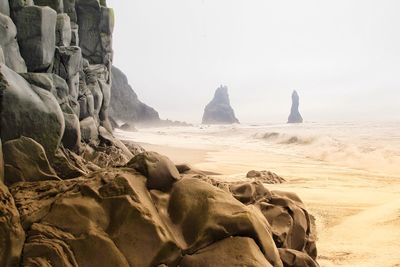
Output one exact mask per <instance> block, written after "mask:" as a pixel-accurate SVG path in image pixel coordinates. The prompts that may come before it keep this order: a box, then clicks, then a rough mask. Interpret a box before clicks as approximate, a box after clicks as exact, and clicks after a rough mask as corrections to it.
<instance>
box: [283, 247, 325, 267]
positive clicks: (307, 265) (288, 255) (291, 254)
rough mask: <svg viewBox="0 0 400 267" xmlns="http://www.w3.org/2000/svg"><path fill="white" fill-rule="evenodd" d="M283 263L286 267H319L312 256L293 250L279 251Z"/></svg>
mask: <svg viewBox="0 0 400 267" xmlns="http://www.w3.org/2000/svg"><path fill="white" fill-rule="evenodd" d="M279 254H280V256H281V259H282V262H283V264H284V265H285V267H319V265H318V263H317V262H315V261H314V260H313V259H312V258H311V257H310V256H308V255H307V254H305V253H302V252H300V251H297V250H293V249H282V248H280V249H279Z"/></svg>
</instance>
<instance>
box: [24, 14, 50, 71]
mask: <svg viewBox="0 0 400 267" xmlns="http://www.w3.org/2000/svg"><path fill="white" fill-rule="evenodd" d="M56 21H57V13H56V12H55V11H54V10H53V9H51V8H49V7H39V6H27V7H24V8H22V9H21V11H19V12H18V21H17V29H18V34H17V38H18V43H19V45H20V49H21V55H22V57H23V58H24V59H25V62H26V65H27V67H28V70H29V71H30V72H46V71H47V69H48V68H49V67H50V65H51V64H52V63H53V59H54V50H55V48H56V46H55V44H56Z"/></svg>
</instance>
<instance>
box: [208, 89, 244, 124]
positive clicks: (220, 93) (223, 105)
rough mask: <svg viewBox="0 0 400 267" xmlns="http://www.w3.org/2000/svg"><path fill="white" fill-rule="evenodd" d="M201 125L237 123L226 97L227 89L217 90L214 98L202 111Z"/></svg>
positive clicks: (227, 96)
mask: <svg viewBox="0 0 400 267" xmlns="http://www.w3.org/2000/svg"><path fill="white" fill-rule="evenodd" d="M202 123H203V124H233V123H239V120H238V119H237V118H236V117H235V112H234V111H233V109H232V107H231V104H230V101H229V95H228V87H227V86H223V85H221V86H220V87H218V88H217V90H216V91H215V94H214V98H213V99H212V100H211V102H210V103H208V105H207V106H206V107H205V109H204V115H203V120H202Z"/></svg>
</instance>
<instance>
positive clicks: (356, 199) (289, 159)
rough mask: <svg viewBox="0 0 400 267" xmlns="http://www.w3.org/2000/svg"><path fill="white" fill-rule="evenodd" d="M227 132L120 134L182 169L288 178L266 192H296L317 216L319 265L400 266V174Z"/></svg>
mask: <svg viewBox="0 0 400 267" xmlns="http://www.w3.org/2000/svg"><path fill="white" fill-rule="evenodd" d="M226 131H232V129H226V128H222V129H217V130H206V131H205V132H204V131H203V132H199V131H198V130H196V129H189V130H188V129H185V128H182V129H178V128H169V129H143V130H141V131H139V132H136V133H127V132H122V131H118V132H116V134H117V136H119V137H120V138H122V139H126V140H140V141H141V142H142V143H141V144H142V146H143V147H144V148H146V149H148V150H153V151H157V152H159V153H162V154H164V155H167V156H168V157H170V158H171V159H172V160H173V161H174V162H176V163H189V164H191V165H193V166H194V167H196V168H198V169H202V170H207V171H213V172H218V173H221V175H220V176H221V177H226V178H227V179H228V178H229V179H236V178H243V177H244V176H245V174H246V173H247V171H249V170H252V169H254V170H270V171H273V172H276V173H277V174H279V175H280V176H283V177H284V178H285V179H286V180H287V182H286V183H283V184H276V185H266V186H267V188H269V189H271V190H287V191H293V192H296V193H297V194H298V195H299V196H300V197H301V199H302V200H303V201H304V203H305V204H306V206H307V208H308V210H309V211H310V212H311V214H312V215H313V216H314V217H315V219H316V226H317V233H318V241H317V247H318V254H319V257H318V261H319V263H320V265H321V266H327V267H330V266H363V267H369V266H370V267H394V266H400V254H399V253H398V252H399V251H400V173H399V172H398V171H397V170H396V169H395V168H387V169H386V170H388V171H387V172H378V171H372V170H371V169H369V168H360V167H359V166H358V165H356V164H355V165H356V166H357V167H356V168H354V167H352V164H343V162H339V163H337V162H331V161H326V160H316V159H311V158H310V157H305V156H303V155H301V153H300V155H299V154H296V153H292V152H293V151H292V150H290V149H288V151H286V152H287V153H286V152H283V151H284V150H283V148H279V147H274V146H272V145H271V147H273V149H270V150H267V149H264V148H263V149H261V148H260V146H253V145H254V144H250V145H249V144H244V143H243V142H239V140H238V136H242V133H240V134H233V135H229V136H228V135H226ZM233 131H234V132H236V133H237V132H238V131H239V132H241V131H242V130H241V129H233ZM241 141H243V140H241ZM296 149H298V148H296ZM301 149H304V147H303V148H301ZM327 149H328V148H327ZM396 149H397V148H396ZM396 155H397V154H396ZM392 159H393V157H392ZM392 167H393V166H392ZM372 169H375V168H372Z"/></svg>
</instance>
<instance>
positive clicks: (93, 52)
mask: <svg viewBox="0 0 400 267" xmlns="http://www.w3.org/2000/svg"><path fill="white" fill-rule="evenodd" d="M75 6H76V12H77V17H78V25H79V40H80V47H81V48H82V54H83V55H84V57H85V58H87V59H88V60H89V62H90V63H91V64H106V65H108V64H109V62H110V60H111V59H112V37H111V32H110V31H112V28H113V25H114V14H113V12H112V9H109V8H106V7H103V6H100V3H99V2H98V1H96V0H89V1H77V2H76V4H75Z"/></svg>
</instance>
